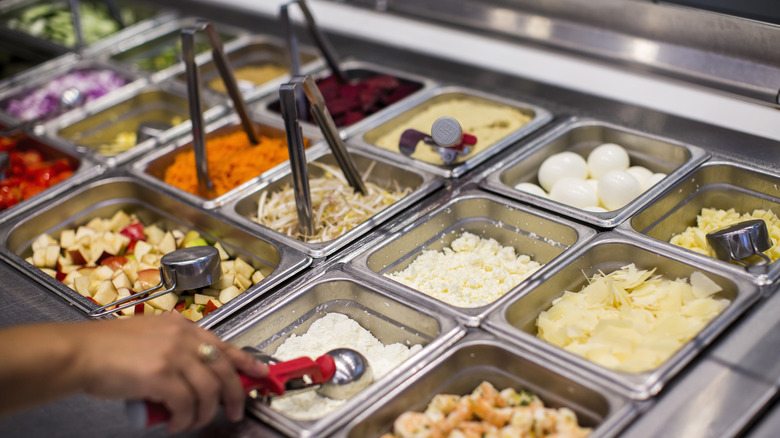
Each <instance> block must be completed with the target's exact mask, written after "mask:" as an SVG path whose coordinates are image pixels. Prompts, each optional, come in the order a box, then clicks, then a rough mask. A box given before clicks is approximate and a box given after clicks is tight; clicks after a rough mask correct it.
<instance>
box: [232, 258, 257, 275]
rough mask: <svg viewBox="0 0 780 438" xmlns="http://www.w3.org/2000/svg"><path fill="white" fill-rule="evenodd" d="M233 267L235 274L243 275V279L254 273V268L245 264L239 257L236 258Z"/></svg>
mask: <svg viewBox="0 0 780 438" xmlns="http://www.w3.org/2000/svg"><path fill="white" fill-rule="evenodd" d="M233 266H234V267H235V270H236V273H237V274H241V275H243V276H244V278H250V277H252V273H253V272H255V268H253V267H252V265H250V264H249V263H247V262H245V261H244V260H243V259H241V258H240V257H236V261H235V263H234V265H233Z"/></svg>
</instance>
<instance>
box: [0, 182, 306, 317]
mask: <svg viewBox="0 0 780 438" xmlns="http://www.w3.org/2000/svg"><path fill="white" fill-rule="evenodd" d="M120 209H124V210H125V211H126V212H128V213H135V214H137V215H138V216H139V218H140V219H141V221H142V222H143V223H144V224H152V223H158V224H162V226H163V227H164V228H165V229H181V230H183V231H188V230H191V229H194V230H197V231H198V232H200V233H201V234H202V235H203V236H204V238H205V239H206V240H208V241H211V242H217V241H218V242H220V243H221V244H222V246H223V247H224V248H225V250H226V251H227V252H228V253H229V254H231V255H234V256H235V255H241V257H242V258H243V259H244V260H246V261H247V262H248V263H250V264H251V265H253V266H254V267H255V269H259V270H261V272H262V273H263V274H265V275H266V278H265V279H264V280H262V281H261V282H260V283H258V284H256V285H253V286H252V287H250V288H249V289H247V290H246V291H245V292H244V293H243V294H241V295H239V296H238V297H236V298H234V299H233V300H232V301H230V302H229V303H228V304H225V305H224V306H222V307H220V308H219V309H218V310H216V311H214V312H212V313H210V314H209V315H207V316H206V317H204V318H203V319H201V320H200V321H198V324H199V325H201V326H203V327H211V326H212V325H214V324H216V323H217V322H219V321H221V320H222V319H224V318H226V317H228V316H229V315H230V314H232V313H233V312H235V311H237V310H238V309H240V308H241V307H243V306H244V305H246V304H247V303H249V302H250V301H252V300H254V299H256V298H257V297H259V296H261V295H264V294H265V293H267V292H268V291H269V290H270V289H271V288H273V287H274V286H276V285H278V284H279V283H281V282H282V281H284V280H286V279H288V278H290V277H291V276H293V275H294V274H296V273H298V272H300V271H301V270H303V269H304V268H306V267H307V266H308V265H309V263H310V259H309V258H307V257H306V256H305V255H303V254H301V253H299V252H298V251H295V250H294V249H291V248H287V247H285V246H284V245H280V244H278V243H276V242H273V241H270V240H266V239H263V238H260V237H256V236H253V235H251V234H249V233H247V232H245V231H242V230H240V229H239V228H237V227H235V226H232V225H231V224H229V223H225V222H223V221H220V220H218V219H216V218H215V217H213V216H211V215H210V214H208V213H206V212H204V211H201V210H199V209H197V208H194V207H192V206H189V205H187V204H185V203H183V202H181V201H178V200H176V199H174V198H172V197H170V196H167V195H165V194H163V193H160V192H158V191H156V190H155V189H154V187H150V186H148V185H146V184H143V183H142V182H141V181H138V180H135V179H134V178H129V177H113V178H108V179H103V180H99V181H95V182H92V183H90V184H87V185H84V186H82V187H79V188H78V189H77V190H75V191H73V192H71V193H69V194H67V195H65V196H61V197H59V198H58V199H56V200H52V202H50V203H48V204H47V205H45V206H43V207H42V208H39V209H37V210H35V211H30V212H28V213H26V214H25V215H24V216H21V217H20V218H19V219H18V220H17V221H15V223H14V224H13V225H10V224H9V226H6V227H3V228H2V229H0V242H2V247H0V256H2V257H3V258H4V259H6V260H7V261H8V262H9V263H11V264H13V265H15V266H16V267H17V268H19V269H20V270H22V271H23V272H25V273H26V274H27V275H29V276H30V277H32V278H34V279H35V280H36V281H38V282H40V283H41V284H43V285H44V286H46V287H47V288H49V289H50V290H52V291H53V292H55V293H56V294H58V295H60V296H61V297H62V298H64V299H66V300H67V301H69V302H71V303H72V304H73V305H75V306H76V307H78V308H79V309H81V310H84V311H89V310H92V309H94V308H96V307H97V305H96V304H95V303H93V302H91V301H89V300H88V299H86V298H84V297H83V296H81V295H80V294H79V293H77V292H76V291H74V290H72V289H70V288H68V287H66V286H65V285H64V284H62V283H61V282H59V281H57V280H55V279H54V278H52V277H49V276H48V275H46V274H45V273H43V271H41V270H39V269H37V268H35V267H34V266H32V265H30V264H29V263H27V262H26V261H25V260H24V259H25V258H26V257H28V256H29V255H30V254H31V253H32V251H31V249H30V247H31V244H32V242H33V240H34V239H35V238H36V237H37V236H39V235H40V234H42V233H49V234H50V235H52V236H57V235H58V234H59V232H60V231H61V230H63V229H65V228H73V227H76V226H78V225H82V224H85V223H87V222H89V220H91V219H93V218H95V217H111V215H113V214H114V213H115V212H116V211H118V210H120Z"/></svg>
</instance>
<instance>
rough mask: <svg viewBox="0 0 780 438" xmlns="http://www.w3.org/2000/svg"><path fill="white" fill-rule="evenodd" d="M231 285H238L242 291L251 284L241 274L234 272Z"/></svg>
mask: <svg viewBox="0 0 780 438" xmlns="http://www.w3.org/2000/svg"><path fill="white" fill-rule="evenodd" d="M233 285H234V286H236V287H238V289H239V290H240V291H241V292H243V291H245V290H247V289H248V288H249V286H251V285H252V281H251V280H249V279H248V278H246V277H244V276H243V275H241V274H236V277H235V280H233Z"/></svg>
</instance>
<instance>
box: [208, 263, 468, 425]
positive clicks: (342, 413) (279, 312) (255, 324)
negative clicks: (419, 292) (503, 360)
mask: <svg viewBox="0 0 780 438" xmlns="http://www.w3.org/2000/svg"><path fill="white" fill-rule="evenodd" d="M307 280H308V281H305V282H301V281H299V282H297V283H296V285H295V286H294V287H292V288H291V290H290V291H289V293H287V295H286V296H285V297H284V298H283V299H281V300H280V301H278V302H277V303H275V304H274V305H273V306H272V307H269V308H267V309H266V310H264V311H263V312H262V313H260V314H258V315H257V316H256V317H254V318H252V319H251V320H247V321H244V322H242V323H241V324H240V325H238V326H234V327H231V328H230V329H229V330H228V331H224V330H220V334H221V337H223V338H225V339H227V340H228V341H229V342H231V343H233V344H235V345H238V346H242V347H243V346H253V347H258V348H260V349H261V350H263V351H265V352H267V353H269V354H271V355H273V354H274V352H275V351H276V349H277V348H278V347H279V346H280V345H281V344H282V343H284V341H286V340H287V338H289V337H290V336H291V335H293V334H295V335H302V334H304V333H305V332H306V331H307V330H308V329H309V327H311V324H312V323H314V321H316V320H318V319H320V318H322V317H323V316H325V315H327V314H328V313H341V314H344V315H347V316H348V317H350V318H351V319H353V320H355V321H357V322H358V323H359V324H360V325H361V326H362V327H363V328H365V329H367V330H368V331H370V332H371V334H372V335H374V337H376V338H377V339H378V340H379V341H380V342H382V343H384V344H392V343H396V342H400V343H403V344H406V345H410V346H411V345H414V344H421V345H422V346H423V348H422V350H421V351H419V352H417V353H416V354H415V355H413V356H412V357H410V358H409V359H407V360H406V361H405V362H404V363H402V364H401V365H399V366H398V367H397V368H395V369H394V370H393V371H391V372H390V373H389V374H387V375H385V376H383V377H381V378H379V379H377V380H376V381H375V382H374V383H372V384H371V385H370V386H369V387H368V388H366V389H365V390H363V391H362V392H360V393H359V394H357V395H356V396H354V397H352V398H351V399H350V400H349V401H347V402H346V403H345V404H344V405H342V406H340V407H339V408H337V409H336V410H334V411H332V412H331V413H329V414H327V415H326V416H325V417H323V418H320V419H318V420H309V421H303V420H295V419H292V418H290V417H287V416H285V415H284V413H281V412H277V411H275V410H273V409H271V408H270V406H268V405H266V404H263V403H261V402H254V403H250V404H249V406H248V409H249V411H250V412H251V413H252V414H254V415H255V416H257V417H258V418H260V419H261V420H262V421H264V422H266V423H268V424H270V425H271V426H273V427H275V428H276V429H278V430H280V431H282V432H283V433H285V434H287V435H289V436H299V437H314V436H325V435H327V434H328V433H331V432H333V431H334V430H335V429H337V428H338V427H340V426H341V425H343V424H344V423H345V422H346V421H348V420H349V419H350V418H351V417H352V416H354V415H355V414H357V413H358V412H361V411H363V410H364V409H365V408H366V407H367V406H369V405H371V404H373V403H376V402H377V399H378V397H380V396H381V395H382V393H384V392H386V391H387V390H389V389H390V388H392V387H394V386H395V385H397V384H398V383H400V382H397V380H398V379H399V376H401V375H402V374H403V373H405V372H407V371H409V370H413V369H415V367H416V364H417V362H418V361H420V360H421V358H423V357H429V356H434V357H435V356H438V355H439V354H441V352H443V350H444V349H445V348H447V347H448V346H449V345H451V344H452V343H453V342H455V341H456V340H457V339H458V338H459V337H461V336H462V335H463V333H464V331H463V329H462V328H460V327H458V325H457V324H456V323H455V321H454V320H452V319H451V318H448V317H446V316H444V315H441V314H437V313H434V312H431V311H430V310H426V309H425V307H424V306H422V305H420V304H418V303H415V302H409V301H405V300H400V299H398V298H396V297H393V296H392V295H391V294H388V293H387V292H385V291H383V290H381V289H376V288H375V287H373V286H371V285H370V284H367V283H365V282H364V281H361V280H360V279H356V278H354V277H352V276H350V275H347V274H345V273H343V272H340V271H339V270H338V267H334V268H332V269H330V270H328V271H325V272H324V273H323V274H321V275H317V276H316V277H315V278H313V279H307Z"/></svg>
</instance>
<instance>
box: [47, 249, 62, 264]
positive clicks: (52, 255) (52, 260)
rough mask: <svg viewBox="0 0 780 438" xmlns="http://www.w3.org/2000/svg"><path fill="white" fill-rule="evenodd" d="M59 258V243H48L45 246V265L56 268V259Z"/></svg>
mask: <svg viewBox="0 0 780 438" xmlns="http://www.w3.org/2000/svg"><path fill="white" fill-rule="evenodd" d="M59 258H60V247H59V245H49V246H47V247H46V267H47V268H56V267H57V260H59Z"/></svg>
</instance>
